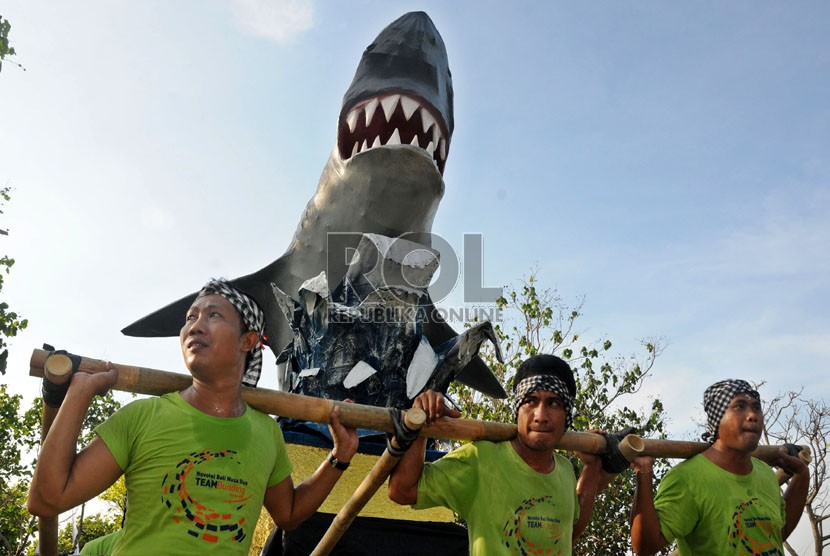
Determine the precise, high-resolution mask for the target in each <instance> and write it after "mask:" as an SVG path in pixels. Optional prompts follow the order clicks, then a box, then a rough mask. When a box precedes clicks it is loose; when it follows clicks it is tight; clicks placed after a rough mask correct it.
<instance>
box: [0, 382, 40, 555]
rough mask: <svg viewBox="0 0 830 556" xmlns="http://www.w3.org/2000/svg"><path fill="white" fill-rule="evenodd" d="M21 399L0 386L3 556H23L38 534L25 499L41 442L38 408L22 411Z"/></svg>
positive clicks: (0, 542) (0, 550) (0, 543)
mask: <svg viewBox="0 0 830 556" xmlns="http://www.w3.org/2000/svg"><path fill="white" fill-rule="evenodd" d="M22 402H23V398H22V396H19V395H17V394H9V393H8V390H7V387H6V385H5V384H0V554H5V555H9V556H11V555H15V556H17V555H19V554H23V553H24V552H25V550H26V548H27V546H28V545H29V542H30V539H31V535H32V533H33V532H34V530H35V520H34V518H32V516H31V515H29V513H28V512H27V511H26V495H27V493H28V491H29V481H30V480H31V477H32V471H33V469H34V460H31V461H27V460H26V459H25V458H26V457H27V455H28V454H31V453H33V452H34V449H35V448H36V447H37V445H38V442H39V440H40V413H39V408H38V406H37V405H32V407H30V408H29V409H28V410H25V411H23V409H22Z"/></svg>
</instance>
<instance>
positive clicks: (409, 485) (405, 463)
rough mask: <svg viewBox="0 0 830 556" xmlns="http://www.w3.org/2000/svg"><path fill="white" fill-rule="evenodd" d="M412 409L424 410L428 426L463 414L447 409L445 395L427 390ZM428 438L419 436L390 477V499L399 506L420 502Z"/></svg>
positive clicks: (417, 398) (416, 399)
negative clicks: (419, 492)
mask: <svg viewBox="0 0 830 556" xmlns="http://www.w3.org/2000/svg"><path fill="white" fill-rule="evenodd" d="M412 407H418V408H420V409H423V410H424V412H425V413H426V414H427V421H426V422H427V424H431V423H434V422H435V420H436V419H438V418H440V417H444V416H447V417H460V416H461V412H460V411H458V410H455V409H450V408H448V407H447V405H446V402H445V400H444V396H443V394H441V393H440V392H434V391H432V390H427V391H426V392H424V393H422V394H420V395H418V397H416V398H415V401H414V402H412ZM426 441H427V439H426V437H423V436H419V437H418V438H417V439H415V441H414V442H413V443H412V446H410V447H409V449H408V450H407V451H406V452H405V453H404V455H403V456H402V457H401V459H400V460H399V461H398V464H397V465H396V466H395V468H394V469H393V470H392V473H391V474H390V475H389V490H388V494H389V498H390V499H391V500H392V501H393V502H397V503H398V504H402V505H404V504H409V505H412V504H414V503H415V502H417V501H418V481H419V480H420V478H421V473H422V472H423V470H424V451H425V450H426Z"/></svg>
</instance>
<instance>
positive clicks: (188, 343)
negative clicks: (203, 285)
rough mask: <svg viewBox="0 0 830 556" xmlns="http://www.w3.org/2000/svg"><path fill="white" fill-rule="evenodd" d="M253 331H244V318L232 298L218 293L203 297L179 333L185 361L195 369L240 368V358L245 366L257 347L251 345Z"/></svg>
mask: <svg viewBox="0 0 830 556" xmlns="http://www.w3.org/2000/svg"><path fill="white" fill-rule="evenodd" d="M250 334H254V333H246V334H243V333H242V320H241V317H240V315H239V312H238V311H237V310H236V308H235V307H234V306H233V305H232V304H231V302H230V301H228V300H227V299H225V298H224V297H222V296H221V295H218V294H211V295H206V296H203V297H200V298H198V299H197V300H196V301H194V302H193V305H191V306H190V309H189V310H188V311H187V314H186V316H185V322H184V326H182V329H181V331H180V332H179V339H180V341H181V346H182V355H183V356H184V361H185V364H186V365H187V368H188V369H190V370H191V372H193V371H198V370H201V369H207V368H218V369H220V370H224V371H227V370H228V369H237V368H239V367H240V361H241V362H242V365H241V366H242V367H244V362H245V358H246V356H247V352H248V351H250V349H251V348H252V347H253V346H252V345H248V344H249V343H250V342H249V341H248V339H247V338H248V336H249V335H250ZM246 348H247V349H246Z"/></svg>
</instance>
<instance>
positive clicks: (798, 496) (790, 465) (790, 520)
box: [773, 448, 810, 539]
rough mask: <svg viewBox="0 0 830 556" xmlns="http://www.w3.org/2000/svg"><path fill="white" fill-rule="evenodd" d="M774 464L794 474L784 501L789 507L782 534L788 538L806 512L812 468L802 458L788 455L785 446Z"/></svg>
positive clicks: (785, 492)
mask: <svg viewBox="0 0 830 556" xmlns="http://www.w3.org/2000/svg"><path fill="white" fill-rule="evenodd" d="M773 465H775V466H776V467H780V468H781V469H783V470H784V471H786V472H787V473H790V474H791V475H792V477H791V478H790V481H789V483H788V485H787V490H786V491H784V502H785V504H786V508H787V509H786V512H785V515H786V522H785V523H784V528H783V529H782V530H781V536H782V537H783V538H784V539H786V538H787V537H789V536H790V533H792V532H793V531H794V530H795V527H796V525H798V522H799V520H800V519H801V514H803V513H804V504H805V503H806V502H807V491H808V490H809V488H810V468H809V467H808V466H807V464H806V463H804V462H803V461H801V459H800V458H797V457H793V456H790V455H788V454H787V451H786V450H785V449H784V448H781V451H780V454H779V456H778V460H777V461H776V462H774V464H773Z"/></svg>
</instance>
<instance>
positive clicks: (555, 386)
mask: <svg viewBox="0 0 830 556" xmlns="http://www.w3.org/2000/svg"><path fill="white" fill-rule="evenodd" d="M539 391H545V392H555V393H556V394H557V395H558V396H559V397H560V398H562V401H563V402H565V430H568V429H570V428H572V427H573V415H572V413H573V400H571V396H570V394H569V393H568V386H567V385H566V384H565V381H564V380H562V379H561V378H559V377H558V376H553V375H533V376H529V377H527V378H525V379H522V381H521V382H519V383H518V384H517V385H516V394H515V398H513V418H514V419H517V418H518V416H519V408H520V407H521V406H523V405H524V404H525V403H526V402H527V397H528V396H530V395H531V394H533V393H534V392H539Z"/></svg>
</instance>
